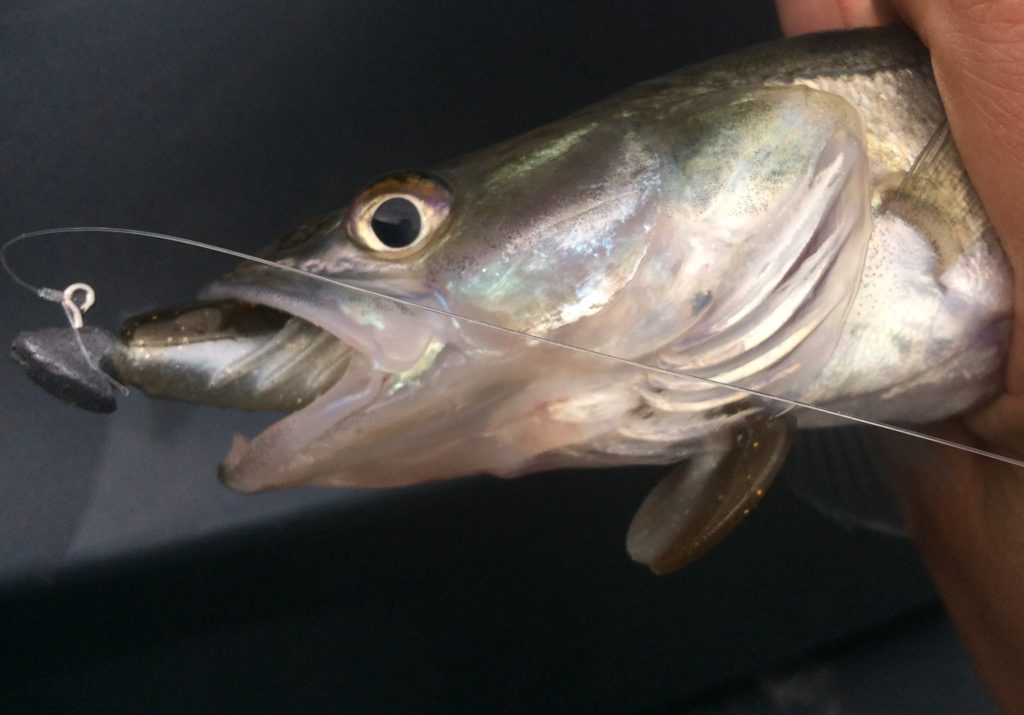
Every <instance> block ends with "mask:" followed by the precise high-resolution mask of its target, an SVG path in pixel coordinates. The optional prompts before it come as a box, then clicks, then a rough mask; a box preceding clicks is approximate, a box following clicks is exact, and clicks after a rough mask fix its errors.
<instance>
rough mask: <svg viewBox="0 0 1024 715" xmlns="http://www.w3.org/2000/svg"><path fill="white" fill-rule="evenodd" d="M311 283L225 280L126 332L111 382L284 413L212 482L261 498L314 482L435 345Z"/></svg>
mask: <svg viewBox="0 0 1024 715" xmlns="http://www.w3.org/2000/svg"><path fill="white" fill-rule="evenodd" d="M310 282H311V281H309V280H308V278H306V279H305V280H304V281H295V280H289V279H288V277H287V276H285V277H284V280H281V279H280V278H278V279H277V280H276V281H275V283H277V285H267V282H266V281H260V282H256V281H246V282H234V281H231V280H227V281H220V282H217V283H215V284H213V285H211V286H209V287H208V288H207V289H205V290H204V291H203V293H202V294H201V295H200V302H198V303H196V304H193V305H188V306H183V307H176V308H170V309H167V310H163V311H157V312H154V313H149V314H145V315H143V316H140V317H138V318H134V319H132V320H129V321H127V322H126V323H125V324H124V326H123V328H122V335H121V341H120V345H119V346H118V348H117V350H115V351H114V353H113V355H112V360H111V362H112V364H113V370H112V372H113V374H114V375H115V376H116V377H117V378H118V379H119V380H122V381H124V382H127V383H129V384H132V385H135V386H137V387H139V388H140V389H141V390H142V391H143V392H145V393H147V394H148V395H150V396H154V397H159V398H166V399H176V400H183V401H188V402H197V403H202V404H210V405H217V406H222V407H230V408H239V409H244V410H261V411H279V412H286V413H288V414H286V415H285V416H284V417H283V418H282V419H280V420H278V421H277V422H275V423H274V424H272V425H271V426H270V427H268V428H267V429H266V430H264V431H263V432H261V433H260V434H258V435H256V436H255V437H253V438H251V439H249V438H246V437H244V436H242V435H236V436H235V438H234V442H233V444H232V446H231V449H230V451H229V452H228V454H227V456H226V457H225V458H224V460H223V462H222V463H221V466H220V470H219V474H220V477H221V479H222V481H224V482H225V483H226V484H227V485H228V486H229V487H231V488H233V489H237V490H240V491H245V492H257V491H263V490H266V489H272V488H281V487H286V486H291V485H294V484H299V483H304V482H308V481H314V480H313V479H312V478H311V474H313V473H314V472H316V473H320V472H323V471H324V469H329V468H330V465H329V464H326V463H325V461H329V458H330V457H331V455H330V454H329V452H330V450H329V449H328V448H327V446H325V443H329V442H330V441H331V438H332V435H336V434H337V433H338V431H339V430H343V429H344V423H346V422H347V421H348V420H351V419H353V418H358V416H359V414H360V413H361V412H362V411H364V410H365V409H366V408H367V407H369V406H370V405H372V404H373V403H374V402H375V400H377V398H378V397H379V396H380V395H381V393H382V391H383V390H384V389H385V387H386V386H387V385H388V383H389V381H390V380H391V379H392V378H393V377H394V376H395V375H397V374H400V373H403V372H404V371H407V370H409V369H410V368H412V367H413V366H415V365H416V364H417V363H418V362H419V361H420V359H421V358H422V356H423V354H424V352H425V350H426V348H427V346H428V345H429V344H430V342H431V339H432V336H431V330H430V328H429V326H426V325H423V320H422V318H421V317H420V316H413V315H410V313H411V312H412V311H410V310H397V309H396V308H395V305H396V304H395V303H394V302H393V301H388V300H387V299H385V298H375V297H373V296H367V295H361V294H354V293H351V292H347V291H342V290H340V289H335V290H330V289H329V288H330V286H324V287H323V289H321V288H320V287H316V286H314V287H312V288H311V286H310V285H309V284H310Z"/></svg>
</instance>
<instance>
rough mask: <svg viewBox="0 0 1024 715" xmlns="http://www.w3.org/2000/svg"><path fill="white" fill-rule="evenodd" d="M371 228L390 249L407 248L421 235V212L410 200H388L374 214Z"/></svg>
mask: <svg viewBox="0 0 1024 715" xmlns="http://www.w3.org/2000/svg"><path fill="white" fill-rule="evenodd" d="M370 226H372V227H373V232H374V233H375V234H377V238H379V239H380V242H381V243H383V244H384V245H385V246H387V247H388V248H405V247H406V246H409V245H411V244H412V242H413V241H415V240H416V237H417V236H419V235H420V212H419V211H418V210H417V209H416V207H415V206H414V205H413V203H412V202H411V201H409V200H408V199H399V198H395V199H388V200H387V201H385V202H384V203H382V204H381V205H380V206H378V207H377V210H376V211H374V212H373V218H372V219H370Z"/></svg>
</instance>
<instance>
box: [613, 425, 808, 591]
mask: <svg viewBox="0 0 1024 715" xmlns="http://www.w3.org/2000/svg"><path fill="white" fill-rule="evenodd" d="M795 430H796V421H795V419H794V418H793V417H792V416H791V415H789V414H782V415H778V416H769V415H766V414H765V413H763V412H761V413H758V414H757V415H755V416H753V417H752V418H751V419H749V420H748V421H747V422H746V423H745V425H744V426H743V427H741V428H738V429H737V430H735V431H732V432H730V433H728V434H727V435H726V436H724V437H723V438H722V439H720V440H719V441H717V442H716V443H714V444H712V445H709V448H708V449H707V450H705V451H703V452H701V453H699V454H697V455H695V456H694V457H693V458H691V459H690V460H689V461H687V462H684V463H683V464H681V465H679V466H678V467H676V468H675V469H673V470H672V471H671V472H669V474H668V475H667V476H666V477H665V478H664V479H662V480H661V481H660V482H659V483H658V484H657V485H656V486H655V487H654V489H652V490H651V493H650V494H648V495H647V498H646V499H644V501H643V503H642V504H641V505H640V508H639V509H638V510H637V512H636V516H634V517H633V523H632V524H630V527H629V532H628V534H627V535H626V549H627V550H628V551H629V555H630V556H631V557H632V558H633V559H634V560H635V561H639V562H641V563H644V564H647V565H648V566H649V567H650V568H651V570H652V571H654V572H655V573H659V574H661V573H668V572H669V571H674V570H676V569H678V568H682V567H683V566H686V565H687V564H688V563H690V562H691V561H693V560H695V559H696V558H697V557H699V556H701V555H702V554H703V553H704V552H705V551H707V550H708V549H710V548H711V547H712V546H714V545H715V544H717V543H718V542H719V541H721V540H722V538H724V537H725V535H726V534H728V533H729V532H730V531H732V529H733V528H734V527H735V526H736V525H737V524H739V523H740V522H741V521H742V520H743V518H744V517H745V516H746V515H747V514H749V513H750V511H751V510H752V509H753V508H754V507H755V506H757V503H758V502H759V501H760V500H761V497H762V496H763V495H764V493H765V490H767V488H768V487H769V486H770V485H771V483H772V480H774V479H775V475H776V474H778V472H779V469H781V467H782V463H783V462H784V461H785V459H786V453H787V452H788V451H789V445H790V444H791V442H792V439H793V433H794V432H795Z"/></svg>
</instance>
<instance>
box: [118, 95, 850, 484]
mask: <svg viewBox="0 0 1024 715" xmlns="http://www.w3.org/2000/svg"><path fill="white" fill-rule="evenodd" d="M851 112H852V109H850V108H849V105H846V104H845V103H842V102H841V101H834V100H831V99H828V100H822V99H820V98H816V97H815V96H813V95H811V94H809V93H807V92H805V91H802V90H800V91H797V92H796V93H795V94H793V93H786V92H775V91H766V92H763V93H761V94H760V95H751V93H749V92H746V91H743V92H734V93H727V94H726V95H725V96H715V97H710V98H703V97H699V98H697V99H695V100H692V101H689V100H688V101H685V102H681V103H680V102H675V103H671V104H668V105H659V104H645V103H643V102H641V103H639V104H637V103H635V102H632V103H631V102H629V101H626V102H623V103H620V104H615V103H612V104H611V105H606V106H604V107H601V108H599V109H597V110H589V111H588V110H584V111H583V112H581V113H579V114H577V115H574V116H572V117H570V118H568V119H566V120H563V121H561V122H558V123H555V124H552V125H549V126H547V127H544V128H542V129H539V130H536V131H534V132H530V133H527V134H525V135H523V136H521V137H518V138H516V139H513V140H509V141H507V142H503V143H500V144H498V145H496V146H493V147H490V148H489V149H486V150H484V151H481V152H478V153H476V154H471V155H469V156H467V157H464V158H462V159H459V160H456V161H453V162H451V163H449V164H447V165H444V166H441V167H439V168H438V169H436V170H434V171H431V172H425V171H402V172H397V173H395V174H391V175H388V176H385V177H383V178H381V179H379V180H377V181H374V182H372V183H371V184H370V185H369V186H367V187H366V188H365V189H364V190H362V191H361V192H359V194H358V195H357V196H356V197H355V198H354V199H353V200H352V201H351V202H350V204H349V205H348V206H347V207H346V208H344V209H342V210H340V211H337V212H334V213H331V214H329V215H327V216H325V217H323V218H321V219H318V220H316V221H314V222H312V223H310V224H309V225H307V226H305V227H303V228H301V229H299V230H298V231H296V232H294V233H293V234H291V235H290V236H289V237H286V238H285V239H284V240H283V241H282V242H280V243H279V244H277V245H276V246H274V247H272V248H271V249H270V250H269V251H268V252H266V253H265V254H264V260H265V262H263V263H256V262H247V263H245V264H243V265H242V266H239V267H238V268H237V269H236V270H234V271H232V272H231V273H229V274H228V275H226V276H224V277H223V278H221V279H219V280H217V281H215V282H214V283H213V284H211V285H209V286H208V287H207V288H206V289H205V290H204V291H203V294H202V296H201V298H202V299H203V300H204V301H206V302H205V303H204V304H202V305H201V306H199V307H197V308H195V309H194V310H192V309H188V310H185V311H184V312H182V311H175V310H172V311H171V312H170V313H166V314H157V315H156V316H155V317H150V318H145V319H142V320H136V321H134V322H131V323H130V324H129V326H128V327H127V329H126V331H125V339H124V340H123V343H124V348H123V349H122V350H121V351H120V355H121V356H120V357H119V358H118V359H117V361H116V362H117V363H118V366H117V369H116V374H117V375H118V377H119V379H121V380H123V381H125V382H129V383H133V384H137V385H139V386H140V387H142V389H143V390H145V391H147V392H148V393H149V394H153V395H157V396H160V397H169V398H174V399H187V400H193V401H197V402H203V403H208V404H218V405H222V406H229V407H241V408H244V409H271V410H284V411H289V412H291V414H289V415H288V416H287V417H285V418H284V419H283V420H281V421H279V422H278V423H276V424H275V425H273V426H271V427H270V428H269V429H268V430H266V431H265V432H263V433H262V434H260V435H259V436H257V437H256V438H254V439H252V440H247V439H245V438H242V437H239V438H237V439H236V442H235V444H234V446H233V447H232V449H231V451H230V453H229V454H228V456H227V458H226V459H225V460H224V462H223V464H222V468H221V474H222V477H223V479H224V480H225V481H226V482H227V483H228V484H229V485H231V486H232V487H235V488H238V489H241V490H247V491H257V490H262V489H269V488H276V487H283V486H289V485H295V484H306V483H313V484H326V485H355V486H393V485H400V484H408V483H413V482H422V481H427V480H433V479H442V478H450V477H457V476H463V475H469V474H474V473H481V472H487V473H492V474H498V475H515V474H520V473H524V472H530V471H538V470H542V469H547V468H552V467H562V466H595V465H610V464H622V463H631V462H636V461H647V462H668V461H675V460H678V459H680V458H681V456H683V455H684V454H685V453H686V452H685V445H686V444H692V443H693V442H694V440H698V439H699V438H700V436H701V435H702V434H704V433H706V431H707V430H706V429H705V427H707V428H708V429H710V427H713V426H714V425H715V424H716V422H715V421H716V420H719V421H720V420H728V419H733V418H734V417H735V415H736V414H737V411H738V408H736V407H734V406H729V405H730V404H732V403H735V402H736V400H735V399H732V398H728V399H722V398H721V395H709V394H707V390H702V389H697V388H695V387H694V384H693V381H690V380H687V379H686V378H678V379H675V380H660V382H658V381H652V380H651V378H650V375H648V374H646V373H645V372H644V371H643V370H638V369H637V368H636V367H634V366H630V365H628V364H625V363H624V362H623V361H624V360H625V361H630V360H641V361H643V362H644V363H645V364H648V365H655V366H661V367H662V368H663V369H666V368H667V369H670V370H682V371H683V372H688V373H693V374H698V375H707V376H710V377H715V376H718V375H720V374H726V375H727V376H728V377H729V379H731V380H736V381H739V380H741V379H745V378H747V377H751V378H752V379H753V378H756V379H758V380H762V382H763V377H764V375H767V374H771V375H781V376H783V378H784V379H791V378H790V376H792V375H793V374H794V370H793V369H792V365H793V364H796V363H800V364H807V363H808V359H807V355H808V354H813V353H820V352H821V351H822V350H823V347H822V346H823V345H824V344H825V343H826V342H827V340H825V339H819V340H817V341H815V340H811V339H807V335H808V334H810V333H814V332H815V331H816V330H818V328H819V327H820V325H821V324H822V322H823V321H826V320H832V322H833V323H834V322H835V319H836V317H837V316H839V317H841V313H842V311H841V304H842V303H843V301H844V300H846V299H847V297H848V294H849V288H850V285H851V280H850V276H851V275H853V274H855V273H856V271H857V270H858V269H859V256H860V253H859V248H858V245H859V246H861V247H862V246H863V241H862V240H860V239H863V238H864V237H865V236H866V233H865V232H864V229H865V227H866V226H867V223H866V221H865V216H866V211H867V192H866V173H865V172H864V162H863V150H862V147H861V139H862V137H861V135H860V134H859V133H858V132H859V130H860V125H859V119H858V118H856V117H855V116H853V115H852V114H851ZM797 119H799V120H801V121H796V120H797ZM766 236H776V237H777V236H790V238H789V239H788V240H786V241H780V240H775V241H774V242H772V241H770V240H766ZM851 237H859V238H854V239H853V240H851ZM851 246H852V247H851ZM844 257H845V258H844ZM837 264H839V265H841V268H838V269H835V270H833V268H835V266H836V265H837ZM801 286H803V288H802V287H801ZM801 290H804V291H805V292H804V293H801ZM805 294H806V295H810V296H811V297H810V298H808V299H807V300H804V298H803V297H802V296H803V295H805ZM810 304H814V305H816V306H818V307H817V308H816V309H815V311H816V312H813V311H812V312H808V309H807V306H808V305H810ZM196 311H198V312H196ZM203 311H205V312H203ZM246 316H247V317H246ZM255 316H259V319H258V320H254V317H255ZM456 316H457V317H456ZM815 316H818V317H815ZM766 324H767V325H771V326H779V328H777V329H775V331H774V332H772V331H770V330H767V329H766V328H765V326H766ZM196 326H199V327H201V328H202V332H201V333H200V332H198V331H197V330H196ZM494 326H497V329H495V327H494ZM807 326H810V327H809V328H808V327H807ZM780 331H781V332H780ZM786 331H789V332H786ZM800 331H803V332H800ZM817 334H819V335H820V334H821V331H819V332H818V333H817ZM826 338H827V336H826ZM757 341H760V342H757ZM558 344H562V345H570V346H573V348H576V349H569V350H567V349H564V348H559V347H557V345H558ZM796 345H806V346H809V347H808V348H807V351H806V354H804V355H797V356H796V357H792V356H791V353H793V351H794V349H795V348H794V347H793V346H796ZM157 346H160V349H159V350H156V347H157ZM595 353H601V354H606V355H612V356H615V357H616V358H619V359H618V360H612V359H602V358H600V357H598V356H595ZM787 357H790V358H792V359H791V360H790V364H788V365H787V364H784V359H785V358H787ZM716 371H717V372H716ZM773 371H774V372H773ZM662 377H663V376H662ZM655 382H657V383H658V384H654V383H655ZM758 385H759V386H760V383H758ZM698 387H699V388H703V387H704V386H701V385H698ZM669 393H673V394H678V395H681V397H674V398H672V399H668V394H669ZM730 394H731V393H730ZM708 405H711V406H712V407H711V408H707V409H713V410H715V412H714V414H710V413H708V412H707V409H706V406H708ZM694 425H696V428H695V427H694ZM708 426H710V427H708ZM702 430H703V431H702ZM680 445H683V446H680Z"/></svg>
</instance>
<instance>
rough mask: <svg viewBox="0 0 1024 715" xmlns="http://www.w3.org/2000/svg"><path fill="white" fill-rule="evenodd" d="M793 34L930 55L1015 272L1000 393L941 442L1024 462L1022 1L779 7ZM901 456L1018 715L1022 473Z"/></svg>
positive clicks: (929, 547)
mask: <svg viewBox="0 0 1024 715" xmlns="http://www.w3.org/2000/svg"><path fill="white" fill-rule="evenodd" d="M776 6H777V8H778V12H779V19H780V22H781V24H782V28H783V31H784V32H785V33H786V34H787V35H794V34H802V33H805V32H814V31H819V30H828V29H839V28H849V27H861V26H866V25H879V24H886V23H889V22H895V21H900V20H902V21H903V22H905V23H906V24H908V25H909V26H910V27H911V28H913V29H914V31H915V32H916V33H917V34H918V35H919V36H920V37H921V39H922V40H923V41H924V43H925V44H926V45H927V46H928V47H929V49H930V51H931V54H932V65H933V68H934V71H935V79H936V82H937V83H938V86H939V92H940V93H941V95H942V100H943V103H944V104H945V107H946V113H947V115H948V116H949V123H950V128H951V130H952V132H953V136H954V138H955V139H956V143H957V146H958V148H959V149H960V154H961V156H962V157H963V160H964V165H965V166H966V167H967V172H968V174H969V176H970V177H971V181H972V182H973V183H974V186H975V188H976V189H977V191H978V194H979V196H980V197H981V200H982V203H983V204H984V205H985V208H986V210H987V212H988V214H989V216H990V218H991V219H992V222H993V224H994V226H995V228H996V232H997V233H998V234H999V237H1000V240H1001V242H1002V244H1003V247H1004V249H1005V250H1006V253H1007V255H1008V257H1009V259H1010V264H1011V265H1012V267H1013V271H1014V275H1015V276H1016V280H1015V300H1014V305H1015V315H1016V318H1015V321H1014V331H1013V342H1012V346H1011V350H1010V356H1009V361H1008V365H1007V373H1006V390H1005V393H1004V394H1003V395H1001V396H1000V397H999V398H998V399H997V400H995V401H994V402H993V403H992V404H991V405H988V406H986V407H984V408H983V409H981V410H980V411H978V412H977V413H975V414H973V415H971V416H969V417H968V418H966V419H964V420H960V421H958V422H957V423H955V424H952V423H951V424H944V425H941V426H939V427H937V433H938V434H939V435H940V436H946V437H950V438H953V439H956V440H957V441H961V442H964V441H965V442H968V443H972V442H973V443H976V444H981V445H983V446H984V445H988V446H990V447H991V448H992V449H993V450H994V451H996V452H998V453H1001V454H1008V455H1012V456H1015V457H1018V458H1024V3H1022V2H1020V0H776ZM930 449H931V453H930V454H928V455H924V454H923V451H922V450H919V449H915V450H912V451H911V452H908V451H907V450H906V445H905V444H901V445H900V448H899V449H897V450H893V452H894V453H898V454H899V455H901V457H902V459H901V460H900V461H901V462H902V464H901V465H900V467H901V472H905V475H904V474H901V479H900V480H899V484H898V485H896V486H897V489H898V491H899V496H900V500H901V502H902V505H901V506H902V507H903V511H904V514H905V517H906V520H907V526H908V529H909V530H910V532H911V535H912V536H913V537H914V540H915V542H916V543H917V545H918V548H919V549H920V551H921V554H922V555H923V556H924V558H925V561H926V562H927V563H928V567H929V570H930V571H931V574H932V578H933V579H934V581H935V584H936V586H937V588H938V590H939V593H940V594H941V596H942V598H943V601H944V602H945V604H946V607H947V609H948V610H949V613H950V616H951V617H952V619H953V622H954V624H955V625H956V627H957V630H958V631H959V633H960V636H961V638H962V639H963V641H964V643H965V645H966V647H967V650H968V652H969V653H970V654H971V657H972V659H973V660H974V663H975V666H976V667H977V668H978V671H979V672H980V673H981V675H982V677H983V678H985V680H986V681H987V683H988V685H989V687H990V688H991V690H992V692H993V694H994V696H995V698H996V700H997V701H998V703H999V705H1000V707H1002V708H1003V709H1004V710H1005V711H1007V712H1024V470H1021V469H1018V468H1015V467H1012V466H1009V465H1007V464H1005V463H1001V462H998V461H996V460H992V459H987V458H984V457H978V456H974V455H971V454H969V453H966V452H962V451H958V450H953V449H942V450H940V451H936V450H935V448H930Z"/></svg>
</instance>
